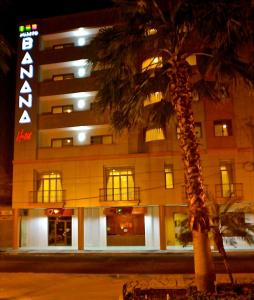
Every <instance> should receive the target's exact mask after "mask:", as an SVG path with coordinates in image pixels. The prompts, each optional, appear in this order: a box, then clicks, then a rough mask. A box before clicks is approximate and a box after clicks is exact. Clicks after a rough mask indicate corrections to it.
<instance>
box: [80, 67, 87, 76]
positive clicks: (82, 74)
mask: <svg viewBox="0 0 254 300" xmlns="http://www.w3.org/2000/svg"><path fill="white" fill-rule="evenodd" d="M85 75H86V69H85V68H79V69H78V76H79V77H84V76H85Z"/></svg>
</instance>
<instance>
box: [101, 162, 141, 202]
mask: <svg viewBox="0 0 254 300" xmlns="http://www.w3.org/2000/svg"><path fill="white" fill-rule="evenodd" d="M105 175H106V176H105V177H106V196H107V201H121V200H135V195H134V170H133V169H132V168H117V169H105Z"/></svg>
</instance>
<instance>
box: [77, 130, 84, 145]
mask: <svg viewBox="0 0 254 300" xmlns="http://www.w3.org/2000/svg"><path fill="white" fill-rule="evenodd" d="M85 139H86V134H85V132H80V133H79V134H78V141H79V142H80V143H82V142H84V140H85Z"/></svg>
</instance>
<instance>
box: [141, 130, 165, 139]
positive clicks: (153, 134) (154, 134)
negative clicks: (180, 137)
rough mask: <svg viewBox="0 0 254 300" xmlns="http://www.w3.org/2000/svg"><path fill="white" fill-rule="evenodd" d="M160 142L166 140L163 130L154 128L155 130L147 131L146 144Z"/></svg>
mask: <svg viewBox="0 0 254 300" xmlns="http://www.w3.org/2000/svg"><path fill="white" fill-rule="evenodd" d="M159 140H165V135H164V132H163V129H162V128H153V129H147V130H146V133H145V141H146V142H151V141H159Z"/></svg>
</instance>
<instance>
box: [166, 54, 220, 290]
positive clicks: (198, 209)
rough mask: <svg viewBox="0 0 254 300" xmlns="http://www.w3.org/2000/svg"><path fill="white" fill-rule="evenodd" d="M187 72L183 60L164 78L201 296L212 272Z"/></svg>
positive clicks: (211, 279) (211, 284)
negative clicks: (175, 127)
mask: <svg viewBox="0 0 254 300" xmlns="http://www.w3.org/2000/svg"><path fill="white" fill-rule="evenodd" d="M188 68H189V66H188V65H187V63H186V62H185V60H184V61H180V62H179V61H175V62H174V65H173V66H172V69H171V70H172V71H171V72H170V73H169V74H168V76H169V90H170V94H171V99H172V102H173V106H174V109H175V112H176V118H177V125H178V128H179V145H180V148H181V151H182V158H183V163H184V174H185V186H186V192H187V196H188V202H189V224H190V229H191V231H192V235H193V247H194V267H195V276H196V285H197V288H198V290H199V291H203V292H204V291H213V290H214V281H215V272H214V264H213V261H212V255H211V249H210V242H209V238H208V232H209V229H210V228H209V216H208V210H207V208H206V205H205V202H206V199H205V198H206V195H205V192H204V184H203V176H202V170H201V162H200V155H199V152H198V143H197V138H196V134H195V123H194V118H193V112H192V93H191V86H190V82H189V69H188Z"/></svg>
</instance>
